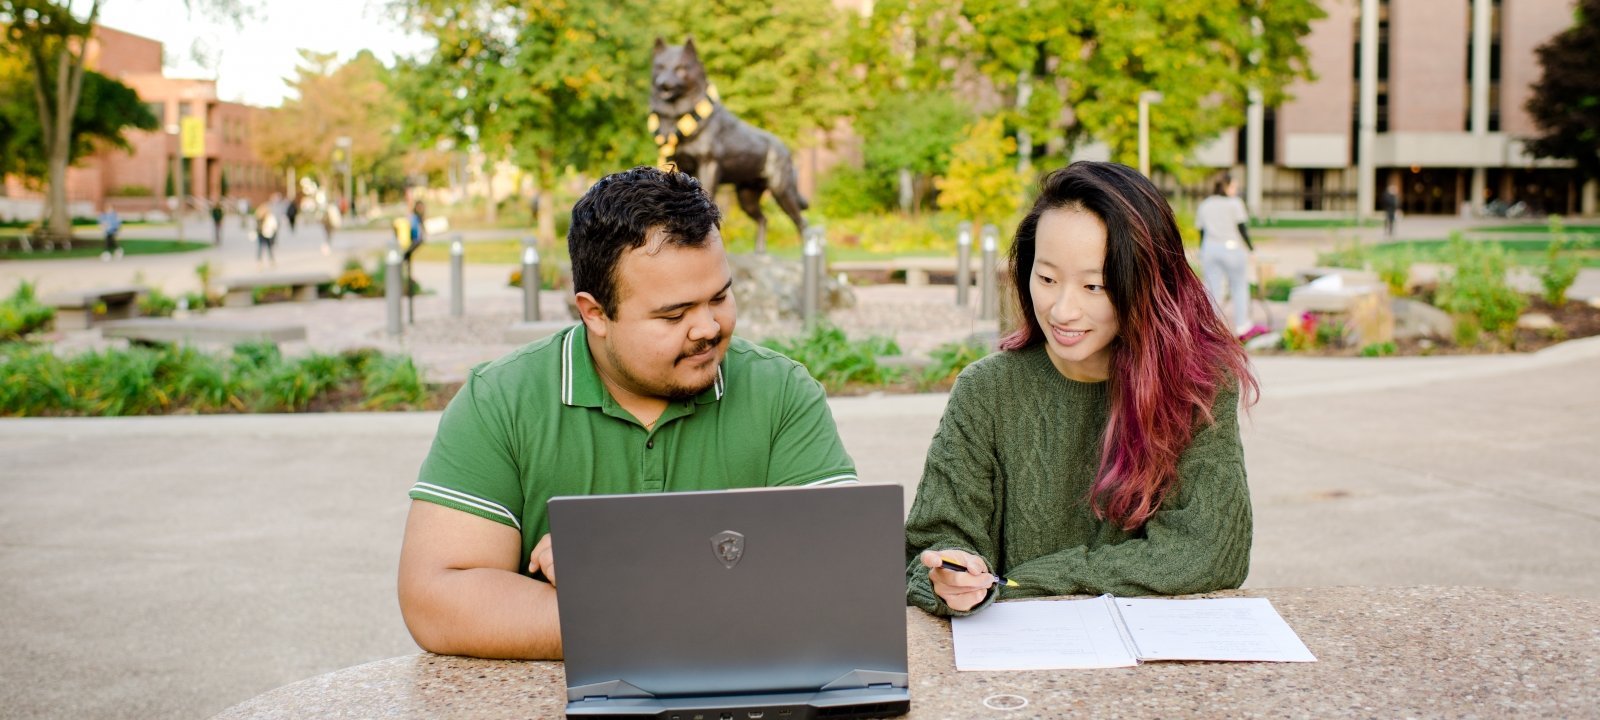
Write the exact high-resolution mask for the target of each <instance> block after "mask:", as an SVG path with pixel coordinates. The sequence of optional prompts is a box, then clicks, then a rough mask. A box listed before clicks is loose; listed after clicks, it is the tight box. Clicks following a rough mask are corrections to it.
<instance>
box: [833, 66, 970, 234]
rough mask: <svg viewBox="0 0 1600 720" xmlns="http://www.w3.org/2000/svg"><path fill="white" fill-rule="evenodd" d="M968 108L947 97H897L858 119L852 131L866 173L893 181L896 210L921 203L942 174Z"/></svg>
mask: <svg viewBox="0 0 1600 720" xmlns="http://www.w3.org/2000/svg"><path fill="white" fill-rule="evenodd" d="M973 116H974V113H973V111H972V107H971V105H970V104H968V103H965V102H962V101H961V100H959V99H957V98H955V97H954V96H952V95H951V94H950V93H948V92H940V91H928V92H913V91H906V92H898V93H893V94H890V95H888V96H887V97H884V98H882V99H881V100H880V101H879V102H878V104H877V106H876V107H873V108H872V109H871V110H868V111H866V112H864V113H862V114H861V116H860V118H859V120H858V122H857V124H856V130H857V132H859V133H861V139H862V141H863V146H862V155H863V158H862V159H863V161H864V163H865V165H866V169H867V171H868V172H871V173H874V174H877V175H888V174H894V175H896V176H898V181H899V187H900V209H901V210H902V211H907V212H909V211H911V210H913V209H915V208H916V207H917V206H918V205H919V204H920V203H919V200H920V198H921V197H922V196H923V195H924V194H925V193H924V192H922V190H923V189H925V188H926V186H927V184H928V182H929V181H930V180H931V179H932V178H935V177H937V176H940V175H943V174H944V172H945V168H946V167H947V166H948V165H949V163H950V155H951V148H952V147H954V146H955V145H956V144H957V143H959V142H961V140H962V138H964V137H965V134H964V133H965V132H966V130H967V126H968V125H970V124H971V123H972V121H973Z"/></svg>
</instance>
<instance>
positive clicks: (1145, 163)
mask: <svg viewBox="0 0 1600 720" xmlns="http://www.w3.org/2000/svg"><path fill="white" fill-rule="evenodd" d="M1161 100H1162V95H1161V93H1159V92H1156V91H1155V90H1146V91H1144V92H1142V93H1139V174H1140V175H1143V176H1145V177H1150V106H1151V105H1154V104H1156V103H1159V102H1161Z"/></svg>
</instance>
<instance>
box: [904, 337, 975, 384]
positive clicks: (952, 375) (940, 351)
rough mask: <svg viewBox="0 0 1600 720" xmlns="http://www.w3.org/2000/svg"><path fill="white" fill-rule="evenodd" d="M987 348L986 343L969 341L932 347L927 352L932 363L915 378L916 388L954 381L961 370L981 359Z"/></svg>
mask: <svg viewBox="0 0 1600 720" xmlns="http://www.w3.org/2000/svg"><path fill="white" fill-rule="evenodd" d="M989 349H990V348H989V346H988V345H986V344H983V343H978V342H971V341H958V342H951V343H945V344H943V345H940V346H939V347H937V348H934V349H933V351H932V352H930V353H928V355H929V356H930V357H931V358H933V364H931V365H929V366H928V368H927V369H926V370H923V371H922V377H920V378H918V379H917V387H918V389H922V390H928V389H931V388H936V387H943V386H945V385H948V384H950V383H953V382H955V379H956V376H957V375H960V374H961V371H962V370H965V369H967V366H968V365H971V364H973V363H975V362H977V361H979V360H981V359H983V357H984V356H986V355H988V354H989Z"/></svg>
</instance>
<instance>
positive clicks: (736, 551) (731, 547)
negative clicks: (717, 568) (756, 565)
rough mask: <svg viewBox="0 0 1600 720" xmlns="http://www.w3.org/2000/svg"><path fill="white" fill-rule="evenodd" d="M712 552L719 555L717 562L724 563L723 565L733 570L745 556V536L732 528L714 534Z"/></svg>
mask: <svg viewBox="0 0 1600 720" xmlns="http://www.w3.org/2000/svg"><path fill="white" fill-rule="evenodd" d="M711 554H713V555H716V556H717V562H720V563H722V566H723V567H725V568H727V569H729V570H732V569H733V566H735V565H738V564H739V559H740V558H742V557H744V536H743V535H740V534H739V533H736V532H734V531H732V530H723V531H722V532H719V533H717V534H715V535H712V536H711Z"/></svg>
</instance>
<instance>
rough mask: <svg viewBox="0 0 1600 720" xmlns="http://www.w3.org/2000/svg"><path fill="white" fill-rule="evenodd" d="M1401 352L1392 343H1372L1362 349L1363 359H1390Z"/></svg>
mask: <svg viewBox="0 0 1600 720" xmlns="http://www.w3.org/2000/svg"><path fill="white" fill-rule="evenodd" d="M1399 351H1400V349H1399V348H1398V347H1395V344H1394V343H1392V342H1379V343H1370V344H1368V345H1366V346H1364V347H1362V348H1361V357H1388V356H1390V355H1393V354H1395V353H1397V352H1399Z"/></svg>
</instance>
